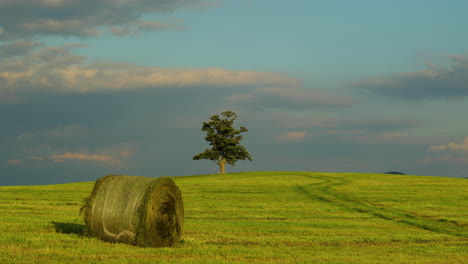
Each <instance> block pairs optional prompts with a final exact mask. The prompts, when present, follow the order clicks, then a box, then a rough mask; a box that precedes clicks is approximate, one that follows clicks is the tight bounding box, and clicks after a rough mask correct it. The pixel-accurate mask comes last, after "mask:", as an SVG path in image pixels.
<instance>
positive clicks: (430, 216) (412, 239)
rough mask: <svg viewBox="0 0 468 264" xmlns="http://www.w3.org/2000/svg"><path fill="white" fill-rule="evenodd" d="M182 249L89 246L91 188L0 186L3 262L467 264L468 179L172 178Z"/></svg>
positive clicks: (296, 175) (255, 175)
mask: <svg viewBox="0 0 468 264" xmlns="http://www.w3.org/2000/svg"><path fill="white" fill-rule="evenodd" d="M174 180H175V181H176V183H177V184H178V186H179V187H180V189H181V191H182V195H183V199H184V205H185V211H186V221H185V233H184V235H183V243H182V244H181V245H180V246H179V247H177V248H161V249H154V248H138V247H134V246H130V245H125V244H111V243H106V242H103V241H100V240H98V239H95V238H88V237H83V236H82V235H81V232H82V229H83V227H84V226H83V220H82V217H81V216H79V215H78V212H79V209H80V207H81V205H82V201H83V199H84V198H85V197H87V196H88V195H89V193H90V192H91V189H92V187H93V182H86V183H74V184H62V185H48V186H14V187H0V211H1V214H0V263H158V262H160V263H170V262H172V263H235V262H237V263H252V262H255V263H451V264H453V263H466V261H467V259H468V212H467V210H466V206H467V201H468V193H467V191H466V190H468V180H466V179H453V178H439V177H421V176H406V175H390V174H385V175H384V174H352V173H349V174H345V173H313V172H310V173H307V172H246V173H235V174H227V175H204V176H189V177H176V178H174Z"/></svg>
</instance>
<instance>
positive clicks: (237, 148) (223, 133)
mask: <svg viewBox="0 0 468 264" xmlns="http://www.w3.org/2000/svg"><path fill="white" fill-rule="evenodd" d="M221 115H222V116H223V118H222V117H220V116H219V115H213V116H211V118H210V121H208V122H203V126H202V128H201V130H202V131H205V132H206V136H205V140H206V141H208V142H209V145H210V146H211V149H205V151H204V152H202V153H199V154H197V155H195V156H193V159H194V160H201V159H208V160H212V161H214V162H215V163H216V164H217V165H218V166H219V173H220V174H224V173H225V172H226V169H225V167H226V163H227V164H230V165H234V164H235V163H236V162H237V161H238V160H246V159H248V160H250V161H252V157H251V156H250V153H249V152H248V151H247V149H246V148H245V147H244V146H241V145H239V143H240V141H241V140H242V139H243V136H242V135H241V133H244V132H247V131H248V130H247V128H245V127H243V126H241V127H240V128H239V129H236V128H234V127H233V124H234V120H235V119H236V118H237V114H236V113H234V112H232V111H225V112H222V113H221Z"/></svg>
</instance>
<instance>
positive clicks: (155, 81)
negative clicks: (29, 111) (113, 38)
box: [0, 44, 300, 101]
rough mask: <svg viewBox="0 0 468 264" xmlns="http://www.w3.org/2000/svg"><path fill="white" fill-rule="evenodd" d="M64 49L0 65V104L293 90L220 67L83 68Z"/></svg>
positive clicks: (272, 77) (270, 78)
mask: <svg viewBox="0 0 468 264" xmlns="http://www.w3.org/2000/svg"><path fill="white" fill-rule="evenodd" d="M75 47H76V45H73V44H69V45H65V46H61V47H47V48H43V49H41V50H39V51H36V52H32V53H30V54H28V55H25V56H22V57H15V58H12V59H10V60H5V61H0V96H1V97H2V99H3V100H4V101H5V100H7V101H8V99H10V100H12V99H11V98H17V97H19V95H21V94H22V93H27V92H33V91H34V92H44V91H55V92H61V93H87V92H95V91H118V90H131V89H141V88H167V87H216V88H220V87H239V86H245V87H252V86H270V85H297V84H298V83H300V80H298V79H296V78H291V77H287V76H283V75H280V74H276V73H272V72H259V71H250V70H243V71H234V70H228V69H222V68H156V67H146V66H137V65H131V64H124V63H89V64H87V63H85V58H84V57H82V56H76V55H72V54H71V53H70V49H71V48H75Z"/></svg>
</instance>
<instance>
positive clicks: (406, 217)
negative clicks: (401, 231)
mask: <svg viewBox="0 0 468 264" xmlns="http://www.w3.org/2000/svg"><path fill="white" fill-rule="evenodd" d="M303 176H304V177H307V178H312V179H317V180H321V182H318V183H313V184H308V185H302V186H298V190H299V191H301V192H302V193H305V194H307V195H308V196H310V197H312V198H314V199H317V200H319V201H322V202H326V203H331V204H333V205H336V206H339V207H343V208H347V209H350V210H353V211H356V212H359V213H365V214H370V215H373V216H375V217H378V218H381V219H385V220H389V221H393V222H395V223H401V224H406V225H410V226H413V227H416V228H419V229H424V230H429V231H432V232H436V233H440V234H446V235H451V236H457V237H464V238H468V232H467V230H466V228H463V227H462V226H459V225H457V224H456V223H453V222H450V221H447V222H440V221H436V220H429V219H423V218H419V217H417V216H415V215H411V214H409V213H406V212H401V211H397V210H392V209H389V208H383V207H376V206H372V205H370V204H367V203H364V202H362V201H361V200H357V199H353V198H351V197H350V196H347V195H345V194H343V193H338V192H337V191H336V190H335V189H334V188H333V187H336V186H340V185H344V184H349V183H350V182H351V180H350V179H344V178H343V177H340V178H335V177H329V176H326V175H320V174H313V175H310V174H305V175H303Z"/></svg>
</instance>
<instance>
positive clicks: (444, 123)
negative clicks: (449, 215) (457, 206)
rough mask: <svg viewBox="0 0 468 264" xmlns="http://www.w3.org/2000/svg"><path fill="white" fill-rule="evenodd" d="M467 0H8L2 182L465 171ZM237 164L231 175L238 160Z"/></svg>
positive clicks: (1, 62)
mask: <svg viewBox="0 0 468 264" xmlns="http://www.w3.org/2000/svg"><path fill="white" fill-rule="evenodd" d="M467 9H468V3H467V2H466V1H455V0H454V1H450V2H447V1H419V0H415V1H344V0H343V1H330V0H329V1H302V0H294V1H276V0H269V1H266V0H257V1H254V0H251V1H246V0H245V1H244V0H236V1H234V0H222V1H201V0H179V1H169V0H159V1H144V0H137V1H118V2H117V1H110V0H109V1H99V2H96V1H91V0H89V1H88V0H86V1H73V0H40V1H33V0H21V1H0V118H1V120H3V121H2V129H1V131H0V144H1V145H2V148H1V149H0V175H1V176H0V177H1V178H0V185H21V184H49V183H62V182H77V181H87V180H94V179H96V178H98V177H100V176H103V175H105V174H111V173H113V174H131V175H146V176H161V175H174V176H176V175H193V174H205V173H214V172H216V171H217V169H216V167H215V164H214V163H212V162H210V161H192V157H193V155H195V154H197V153H199V152H202V151H203V150H204V148H205V147H207V145H206V144H205V142H204V141H203V133H202V132H201V131H200V128H201V124H202V122H203V121H207V120H208V119H209V117H210V116H211V115H213V114H219V113H220V112H222V111H225V110H232V111H235V112H237V113H238V116H239V117H238V120H237V125H239V126H240V125H244V126H246V127H247V128H249V132H248V133H247V134H246V138H245V140H244V145H245V146H246V147H247V149H248V150H249V151H250V152H251V154H252V157H253V159H254V161H253V162H238V164H237V165H236V167H234V168H233V171H253V170H295V171H336V172H384V171H389V170H399V171H403V172H406V173H409V174H416V175H434V176H449V177H467V176H468V175H467V173H466V171H467V169H468V132H467V131H468V124H467V122H466V121H465V120H466V118H465V113H466V111H467V110H468V98H467V97H468V45H467V44H468V34H467V33H468V29H467V28H466V27H465V26H464V25H467V24H468V17H467V16H466V14H465V11H466V10H467ZM228 171H229V170H228Z"/></svg>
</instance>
